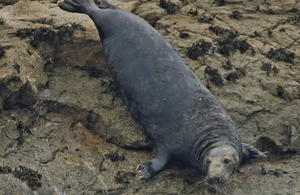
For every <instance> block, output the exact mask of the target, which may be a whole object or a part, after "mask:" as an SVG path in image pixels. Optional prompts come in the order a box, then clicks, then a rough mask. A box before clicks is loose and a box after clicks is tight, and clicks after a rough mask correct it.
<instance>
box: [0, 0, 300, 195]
mask: <svg viewBox="0 0 300 195" xmlns="http://www.w3.org/2000/svg"><path fill="white" fill-rule="evenodd" d="M7 2H11V3H7ZM52 2H53V3H51V2H50V1H46V0H42V1H24V0H20V1H4V2H2V4H1V9H0V15H1V18H0V29H1V32H0V34H1V39H0V45H1V46H0V56H1V57H0V132H1V133H0V185H2V186H0V189H3V190H2V191H1V192H0V194H64V193H65V194H95V193H96V194H108V193H109V194H159V193H163V194H203V193H205V194H212V193H214V194H244V192H247V194H250V195H252V194H275V193H281V194H287V193H290V194H297V190H298V186H300V183H299V179H298V177H299V175H297V171H298V170H299V168H300V163H299V160H300V159H299V154H298V153H299V150H300V147H299V146H300V137H299V135H300V126H299V117H300V115H299V110H300V91H299V88H300V86H299V83H300V68H299V66H298V64H299V63H300V60H299V57H300V49H299V43H298V42H297V40H299V38H300V37H299V36H300V35H299V16H297V14H296V13H298V11H299V10H300V7H299V4H296V3H295V1H292V0H289V1H275V0H268V1H267V2H265V3H261V2H259V1H244V2H243V3H241V1H202V2H194V1H184V2H179V1H161V2H149V1H144V0H143V1H125V0H124V1H123V0H122V1H119V0H112V1H110V2H111V3H113V4H114V5H117V6H120V7H122V8H123V9H126V10H127V11H130V12H134V13H135V14H137V15H139V16H140V17H142V18H144V19H145V20H147V21H148V22H149V23H150V24H151V25H154V26H155V28H156V29H157V30H158V31H159V32H160V33H161V34H162V35H163V36H165V37H166V39H167V40H168V41H169V42H170V43H171V44H172V45H173V47H174V48H175V49H176V50H177V51H178V52H179V53H180V55H181V56H182V57H183V59H184V60H185V61H186V62H187V63H188V65H189V66H190V67H191V68H192V69H193V70H194V71H195V73H196V74H197V75H198V76H199V77H200V78H201V79H202V81H203V83H204V84H205V85H206V86H207V87H208V88H209V90H210V91H211V92H212V94H213V95H214V96H215V97H217V99H218V101H220V103H221V104H222V106H223V107H224V108H225V109H226V111H227V112H228V113H229V115H230V116H231V117H232V119H233V120H234V122H235V123H236V126H237V128H238V131H239V133H240V136H241V138H242V140H243V142H246V143H248V144H253V145H255V146H257V147H258V148H259V149H261V150H263V151H269V155H268V158H267V159H260V160H257V161H254V162H253V163H252V164H249V165H245V166H242V167H241V168H240V172H242V173H244V174H240V173H235V174H233V175H232V177H231V179H230V181H228V183H226V184H225V185H222V186H217V187H212V186H208V185H206V184H205V182H203V181H204V178H203V176H201V175H197V174H196V172H195V171H194V170H185V169H182V168H176V166H171V167H170V169H167V170H165V171H163V172H162V173H161V174H159V175H157V176H156V177H154V178H153V179H152V180H149V181H148V182H146V183H145V182H139V181H138V180H136V178H135V177H136V176H135V174H136V172H135V167H136V166H137V165H138V164H140V163H141V162H145V161H147V160H150V159H151V157H152V153H151V151H150V150H143V149H144V148H150V149H151V147H152V144H153V143H152V142H151V140H150V139H149V138H148V137H147V135H145V134H144V133H143V130H142V129H140V127H139V126H138V125H137V124H136V123H135V122H134V121H133V120H132V118H131V117H130V115H129V114H128V112H127V111H126V108H125V107H124V105H123V103H122V101H121V99H120V98H119V97H118V94H117V92H116V90H115V87H114V83H113V80H112V78H111V75H110V71H109V69H108V67H107V65H106V62H105V58H104V55H103V52H102V50H101V44H100V41H99V37H98V34H97V31H96V29H95V27H94V24H93V22H92V21H91V20H90V19H89V17H87V16H84V15H82V14H68V13H66V12H63V11H61V10H60V9H59V8H58V7H57V5H56V4H54V3H55V1H52ZM157 3H158V4H157ZM7 4H12V5H10V6H6V5H7ZM159 4H161V6H162V7H163V8H162V7H160V6H159ZM236 11H238V12H236ZM239 13H240V14H239ZM283 13H284V14H283ZM209 16H212V17H213V18H210V17H209ZM241 16H242V17H241ZM199 17H202V18H203V20H201V21H205V22H209V23H199V22H198V19H199ZM205 18H208V19H209V20H206V19H205ZM283 21H284V22H283ZM74 22H76V23H74ZM230 33H231V34H230ZM197 43H198V44H197ZM188 48H189V49H188ZM192 49H195V50H192ZM189 50H192V51H194V53H193V54H195V57H192V58H191V57H188V55H189V54H188V53H189V52H188V51H189ZM226 51H227V52H226ZM192 56H193V55H192ZM8 167H9V168H8ZM262 167H263V168H262ZM14 171H16V173H17V174H15V175H16V176H17V177H16V176H15V175H14V174H13V172H14ZM24 173H25V174H24ZM27 174H28V175H29V176H30V177H25V176H24V175H27ZM291 178H292V179H291ZM201 181H202V184H201ZM262 183H263V184H264V185H261V184H262ZM78 184H80V185H78ZM191 184H198V185H199V186H200V185H201V186H200V187H199V186H197V185H191Z"/></svg>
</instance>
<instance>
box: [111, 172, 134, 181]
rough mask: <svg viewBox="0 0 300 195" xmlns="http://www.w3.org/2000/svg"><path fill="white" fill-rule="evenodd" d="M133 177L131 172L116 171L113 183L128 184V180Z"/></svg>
mask: <svg viewBox="0 0 300 195" xmlns="http://www.w3.org/2000/svg"><path fill="white" fill-rule="evenodd" d="M134 176H135V173H133V172H125V171H118V172H117V174H116V176H115V181H116V182H117V183H125V184H128V183H130V180H131V179H132V178H133V177H134Z"/></svg>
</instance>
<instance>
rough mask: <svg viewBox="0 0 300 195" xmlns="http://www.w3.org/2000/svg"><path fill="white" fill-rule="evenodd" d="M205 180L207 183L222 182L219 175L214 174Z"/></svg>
mask: <svg viewBox="0 0 300 195" xmlns="http://www.w3.org/2000/svg"><path fill="white" fill-rule="evenodd" d="M207 182H208V183H209V184H213V183H221V182H222V178H221V176H220V175H216V176H214V177H209V178H207Z"/></svg>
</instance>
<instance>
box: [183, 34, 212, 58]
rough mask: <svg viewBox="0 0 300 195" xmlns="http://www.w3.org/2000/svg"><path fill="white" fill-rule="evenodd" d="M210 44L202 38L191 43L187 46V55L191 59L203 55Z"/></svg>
mask: <svg viewBox="0 0 300 195" xmlns="http://www.w3.org/2000/svg"><path fill="white" fill-rule="evenodd" d="M211 46H212V44H211V43H209V42H206V41H204V40H203V39H201V40H199V41H196V42H195V43H193V45H192V46H191V47H188V48H187V56H188V57H189V58H191V59H193V60H196V59H197V58H198V57H200V56H204V55H205V53H206V52H208V51H209V49H210V48H211Z"/></svg>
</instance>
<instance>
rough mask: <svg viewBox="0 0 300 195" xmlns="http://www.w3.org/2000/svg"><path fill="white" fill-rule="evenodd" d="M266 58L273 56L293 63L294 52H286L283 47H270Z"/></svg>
mask: <svg viewBox="0 0 300 195" xmlns="http://www.w3.org/2000/svg"><path fill="white" fill-rule="evenodd" d="M266 57H267V58H274V59H276V60H279V61H284V62H288V63H291V64H293V63H294V58H295V53H293V52H288V51H286V50H285V49H283V48H279V49H276V50H275V49H273V48H271V49H270V51H268V53H267V54H266Z"/></svg>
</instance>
